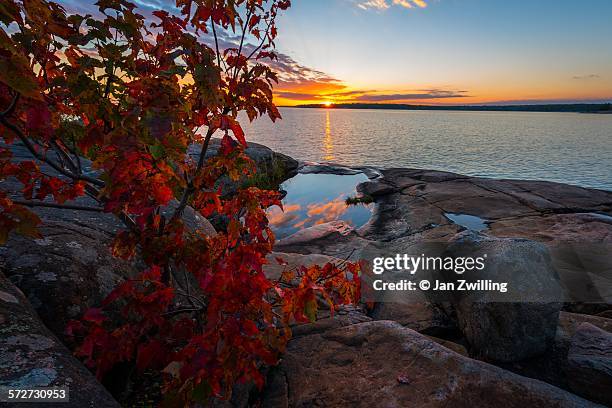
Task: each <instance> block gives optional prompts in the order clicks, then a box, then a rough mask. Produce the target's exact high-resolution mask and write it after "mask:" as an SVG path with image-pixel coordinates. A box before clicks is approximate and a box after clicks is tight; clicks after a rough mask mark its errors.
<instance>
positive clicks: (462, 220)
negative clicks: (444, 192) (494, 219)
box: [444, 213, 488, 232]
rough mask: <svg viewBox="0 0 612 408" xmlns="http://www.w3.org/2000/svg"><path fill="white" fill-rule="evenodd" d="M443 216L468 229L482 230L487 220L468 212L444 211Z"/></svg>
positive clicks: (484, 228)
mask: <svg viewBox="0 0 612 408" xmlns="http://www.w3.org/2000/svg"><path fill="white" fill-rule="evenodd" d="M444 216H445V217H446V218H448V219H449V220H451V222H453V223H455V224H457V225H461V226H462V227H463V228H465V229H468V230H470V231H476V232H479V231H484V230H486V229H487V228H488V227H487V221H486V220H484V219H482V218H480V217H477V216H475V215H469V214H455V213H444Z"/></svg>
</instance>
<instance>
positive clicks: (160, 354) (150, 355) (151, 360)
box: [136, 340, 166, 371]
mask: <svg viewBox="0 0 612 408" xmlns="http://www.w3.org/2000/svg"><path fill="white" fill-rule="evenodd" d="M165 355H166V352H165V350H164V347H163V345H162V343H161V342H160V341H159V340H151V341H150V342H148V343H146V344H142V345H141V346H140V347H138V355H137V357H136V367H137V368H138V370H140V371H144V370H146V369H147V368H161V366H162V365H163V358H164V356H165Z"/></svg>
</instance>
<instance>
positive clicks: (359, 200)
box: [344, 194, 374, 205]
mask: <svg viewBox="0 0 612 408" xmlns="http://www.w3.org/2000/svg"><path fill="white" fill-rule="evenodd" d="M344 202H345V203H346V205H358V204H372V203H373V202H374V197H372V196H371V195H369V194H363V195H361V196H356V197H347V198H346V200H344Z"/></svg>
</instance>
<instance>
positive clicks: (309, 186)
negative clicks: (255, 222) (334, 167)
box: [268, 174, 372, 239]
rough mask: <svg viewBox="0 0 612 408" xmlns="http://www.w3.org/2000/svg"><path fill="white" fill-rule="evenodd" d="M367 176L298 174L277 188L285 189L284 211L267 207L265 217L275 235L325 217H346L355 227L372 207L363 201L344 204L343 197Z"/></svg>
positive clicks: (351, 191) (343, 219)
mask: <svg viewBox="0 0 612 408" xmlns="http://www.w3.org/2000/svg"><path fill="white" fill-rule="evenodd" d="M367 179H368V178H367V177H366V176H365V175H364V174H356V175H350V176H340V175H336V174H298V175H297V176H295V177H293V178H291V179H289V180H287V181H286V182H284V183H283V184H282V185H281V188H283V189H284V190H286V191H287V196H286V197H285V199H284V200H283V207H284V211H281V210H280V208H278V207H272V208H271V209H269V210H268V219H269V220H270V224H271V226H272V230H273V231H274V233H275V234H276V238H277V239H279V238H283V237H286V236H289V235H291V234H293V233H295V232H297V231H299V230H301V229H303V228H307V227H311V226H313V225H317V224H322V223H325V222H329V221H335V220H342V221H347V222H348V223H350V224H351V225H352V226H353V227H355V228H358V227H360V226H362V225H363V224H365V223H366V222H367V221H368V220H369V219H370V216H371V214H372V210H371V209H370V208H369V207H367V206H365V205H356V206H355V205H352V206H347V205H346V203H345V202H344V200H345V199H346V198H347V197H349V196H355V194H356V191H355V186H356V185H357V184H359V183H361V182H363V181H366V180H367Z"/></svg>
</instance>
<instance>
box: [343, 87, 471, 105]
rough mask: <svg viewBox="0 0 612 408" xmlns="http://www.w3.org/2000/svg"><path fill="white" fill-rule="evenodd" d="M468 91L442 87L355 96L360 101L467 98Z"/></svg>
mask: <svg viewBox="0 0 612 408" xmlns="http://www.w3.org/2000/svg"><path fill="white" fill-rule="evenodd" d="M467 97H469V95H467V91H453V90H442V89H430V90H422V91H419V92H411V93H392V94H368V93H366V94H363V95H360V96H357V97H355V98H353V100H354V101H359V102H395V101H415V100H424V99H448V98H467Z"/></svg>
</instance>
